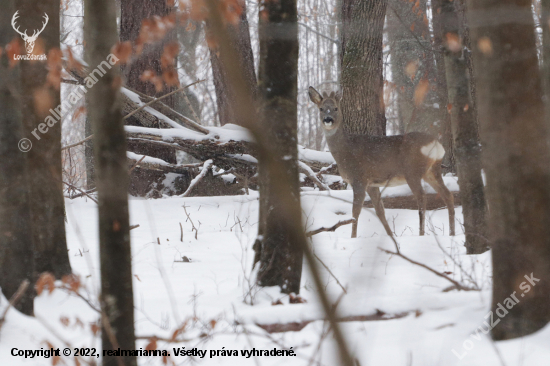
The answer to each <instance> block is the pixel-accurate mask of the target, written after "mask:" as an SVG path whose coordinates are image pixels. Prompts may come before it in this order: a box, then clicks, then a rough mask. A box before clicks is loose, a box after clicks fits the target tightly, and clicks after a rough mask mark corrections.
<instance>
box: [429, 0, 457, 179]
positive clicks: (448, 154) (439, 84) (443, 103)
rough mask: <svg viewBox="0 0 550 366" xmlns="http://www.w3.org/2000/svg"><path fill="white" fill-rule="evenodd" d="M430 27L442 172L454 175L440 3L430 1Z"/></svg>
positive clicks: (435, 0) (454, 167)
mask: <svg viewBox="0 0 550 366" xmlns="http://www.w3.org/2000/svg"><path fill="white" fill-rule="evenodd" d="M432 25H433V50H434V59H435V69H436V72H435V74H436V82H435V85H436V88H437V94H438V99H439V112H440V115H439V116H440V117H439V118H440V121H441V128H440V133H441V144H442V145H443V147H444V148H445V158H444V159H443V163H442V164H443V165H444V167H443V172H445V173H449V172H453V173H456V166H455V157H454V151H453V150H454V149H453V136H452V133H451V115H450V114H449V113H448V112H447V105H448V104H449V97H448V93H447V76H446V75H445V60H444V57H443V49H444V48H443V47H444V46H443V38H442V37H443V24H441V3H440V1H438V0H434V1H432Z"/></svg>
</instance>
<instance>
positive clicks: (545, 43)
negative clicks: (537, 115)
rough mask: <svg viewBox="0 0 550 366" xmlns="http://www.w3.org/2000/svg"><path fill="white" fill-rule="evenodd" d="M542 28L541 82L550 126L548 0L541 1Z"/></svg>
mask: <svg viewBox="0 0 550 366" xmlns="http://www.w3.org/2000/svg"><path fill="white" fill-rule="evenodd" d="M540 4H541V13H542V14H541V22H540V23H541V26H542V80H543V87H544V95H545V96H546V98H545V99H544V102H545V105H546V119H547V121H548V122H547V123H548V125H549V126H550V23H549V21H550V0H541V1H540Z"/></svg>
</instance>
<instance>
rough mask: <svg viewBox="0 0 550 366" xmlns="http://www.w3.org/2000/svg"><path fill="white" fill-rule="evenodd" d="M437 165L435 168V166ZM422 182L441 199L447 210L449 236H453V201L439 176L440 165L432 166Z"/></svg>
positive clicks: (438, 163)
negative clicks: (430, 187)
mask: <svg viewBox="0 0 550 366" xmlns="http://www.w3.org/2000/svg"><path fill="white" fill-rule="evenodd" d="M436 165H437V166H436ZM424 180H425V181H426V182H427V183H428V184H429V185H430V186H432V188H433V189H435V191H436V192H437V193H439V195H440V196H441V198H442V199H443V202H445V205H446V206H447V210H448V211H449V233H450V234H451V236H454V235H455V199H454V197H453V194H452V193H451V192H450V191H449V189H448V188H447V186H445V182H443V177H442V176H441V164H440V162H437V163H436V164H434V166H433V167H432V168H431V169H430V170H429V171H428V172H427V173H426V175H425V176H424Z"/></svg>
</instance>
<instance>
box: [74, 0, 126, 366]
mask: <svg viewBox="0 0 550 366" xmlns="http://www.w3.org/2000/svg"><path fill="white" fill-rule="evenodd" d="M84 5H85V17H84V36H85V40H86V56H87V62H88V64H89V65H91V66H90V67H95V65H98V64H99V63H101V62H102V61H105V59H109V57H111V56H108V55H109V54H110V49H111V47H112V46H113V45H114V44H115V43H116V42H117V31H116V13H115V3H114V2H112V1H110V0H86V1H85V3H84ZM118 71H119V70H118V66H116V65H115V66H114V67H113V68H112V69H110V70H107V72H106V73H105V75H103V76H102V77H101V78H100V79H99V80H98V82H97V83H96V84H95V85H94V86H93V87H92V88H91V89H90V90H89V92H88V96H89V105H90V110H89V112H88V113H89V118H90V121H91V124H92V129H93V133H94V138H93V139H94V150H95V151H94V152H95V162H96V165H95V170H96V186H97V189H98V200H99V246H100V261H101V309H102V336H101V338H102V348H103V350H112V349H117V348H118V347H120V348H121V349H128V350H131V349H135V335H134V298H133V289H132V253H131V250H130V233H129V222H128V165H127V160H126V134H125V132H124V122H123V120H122V114H121V103H120V95H119V94H120V93H119V89H118V87H116V86H115V85H119V84H120V83H117V79H118V78H119V77H120V76H119V72H118ZM113 338H114V339H116V342H114V341H111V339H113ZM119 360H120V358H118V357H105V358H104V359H103V364H104V365H113V366H115V365H117V366H118V365H119V363H118V362H119ZM122 360H123V362H124V365H133V366H135V365H137V362H136V358H135V356H134V357H130V356H128V357H124V358H122Z"/></svg>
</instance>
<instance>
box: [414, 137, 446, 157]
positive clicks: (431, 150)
mask: <svg viewBox="0 0 550 366" xmlns="http://www.w3.org/2000/svg"><path fill="white" fill-rule="evenodd" d="M420 152H421V153H422V154H423V155H425V156H427V157H428V158H430V159H433V160H441V159H443V156H445V149H444V148H443V145H441V144H440V143H439V142H438V141H436V140H434V141H432V142H430V143H429V144H428V145H426V146H422V148H421V149H420Z"/></svg>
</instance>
